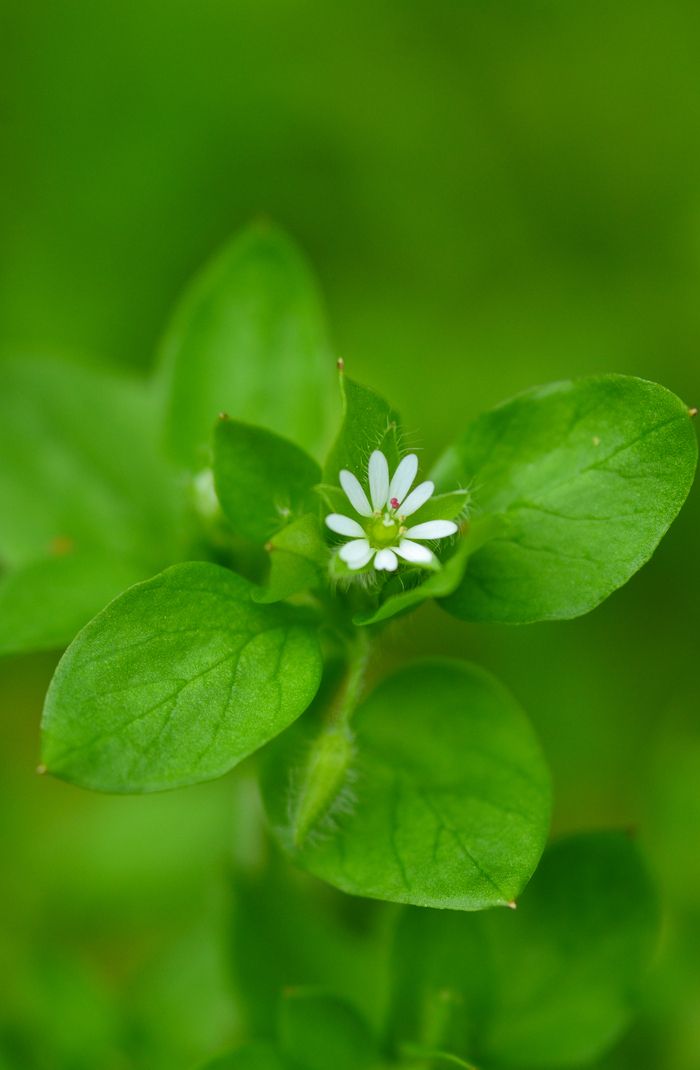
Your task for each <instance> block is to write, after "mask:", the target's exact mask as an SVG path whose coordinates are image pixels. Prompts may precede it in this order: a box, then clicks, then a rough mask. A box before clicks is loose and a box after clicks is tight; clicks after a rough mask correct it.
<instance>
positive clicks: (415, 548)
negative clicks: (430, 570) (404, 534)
mask: <svg viewBox="0 0 700 1070" xmlns="http://www.w3.org/2000/svg"><path fill="white" fill-rule="evenodd" d="M396 553H397V554H398V555H399V557H403V559H404V561H412V562H413V563H414V564H416V565H429V564H430V563H431V561H432V560H433V554H432V553H431V552H430V550H429V549H428V547H427V546H421V545H420V543H417V542H411V540H410V539H402V540H401V542H400V543H399V545H398V546H397V547H396Z"/></svg>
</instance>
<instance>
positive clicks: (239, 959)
mask: <svg viewBox="0 0 700 1070" xmlns="http://www.w3.org/2000/svg"><path fill="white" fill-rule="evenodd" d="M236 785H237V786H239V787H240V785H241V779H239V778H237V780H236ZM251 789H252V798H253V800H254V801H255V802H257V792H256V789H255V787H254V786H253V785H251ZM245 801H246V800H245V798H241V799H239V804H238V806H236V813H239V814H240V815H241V823H242V826H243V827H248V826H249V824H250V813H249V807H246V806H245ZM270 846H271V849H270V850H269V851H268V850H266V851H265V857H264V859H260V858H259V857H258V856H257V853H256V857H255V862H254V865H252V866H251V867H250V868H249V869H248V868H244V867H241V868H240V869H239V870H238V871H237V872H236V873H235V874H234V879H233V886H232V891H233V897H234V911H233V921H232V926H231V930H232V942H231V949H232V958H233V962H232V966H233V974H234V980H235V985H236V999H237V1006H238V1005H240V1008H241V1010H242V1013H243V1015H244V1018H245V1021H246V1023H247V1024H248V1026H249V1028H250V1030H251V1031H252V1033H253V1035H255V1036H269V1035H271V1033H270V1031H271V1029H272V1028H275V1029H276V1026H277V1020H278V1015H279V997H280V993H281V992H282V991H283V990H285V989H288V988H290V987H295V988H296V987H298V986H300V985H306V986H308V985H315V986H318V985H323V986H324V987H327V988H329V989H330V990H331V991H332V992H333V993H334V994H335V995H336V996H338V997H340V998H343V999H347V1000H349V1001H350V1002H351V1003H352V1004H353V1006H356V1007H357V1008H358V1009H359V1010H360V1011H361V1013H363V1014H364V1015H366V1016H367V1017H368V1020H371V1021H372V1022H373V1023H376V1024H377V1025H379V1023H380V1022H381V1023H382V1024H383V1021H384V1018H383V1008H382V1000H383V999H384V997H385V993H386V972H387V970H386V967H387V955H388V935H389V934H388V931H387V928H388V927H387V925H386V924H385V920H386V919H385V916H384V914H383V913H381V912H377V911H372V913H371V914H369V916H368V915H367V914H366V912H364V911H363V912H362V915H361V917H362V924H361V928H358V925H357V920H358V914H357V908H358V907H362V906H364V905H365V904H362V903H359V902H358V901H355V902H354V905H353V904H351V903H349V901H348V900H347V899H346V897H344V896H341V895H335V894H329V891H330V890H329V888H328V887H327V885H325V884H322V883H321V882H320V881H317V880H314V879H313V878H312V877H309V876H307V875H306V874H304V873H301V872H300V871H299V870H298V869H297V868H296V867H294V866H292V865H290V863H289V862H288V861H287V859H286V858H284V857H283V856H282V855H281V853H280V852H278V851H277V850H276V849H275V847H274V845H270ZM280 904H284V909H283V910H281V909H280Z"/></svg>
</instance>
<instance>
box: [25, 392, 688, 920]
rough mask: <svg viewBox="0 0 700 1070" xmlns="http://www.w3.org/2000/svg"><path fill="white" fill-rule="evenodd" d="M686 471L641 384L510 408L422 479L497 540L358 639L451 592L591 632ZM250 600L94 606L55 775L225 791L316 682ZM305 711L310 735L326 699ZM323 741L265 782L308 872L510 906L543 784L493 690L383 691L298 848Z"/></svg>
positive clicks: (412, 674)
mask: <svg viewBox="0 0 700 1070" xmlns="http://www.w3.org/2000/svg"><path fill="white" fill-rule="evenodd" d="M389 416H390V413H389V410H388V407H387V406H386V405H385V404H384V403H383V402H381V400H380V399H377V398H376V396H375V395H372V394H371V392H368V391H365V390H364V389H363V388H360V387H357V386H355V385H353V384H348V386H347V387H346V414H345V419H344V422H343V426H342V430H341V433H340V436H339V438H338V440H337V442H336V446H335V447H334V450H333V452H332V454H331V461H330V462H329V469H328V470H327V478H328V476H329V475H330V474H332V471H334V470H335V469H336V468H339V467H349V468H351V470H352V469H354V470H358V469H359V464H358V459H359V457H360V456H361V455H366V447H364V446H363V445H362V444H363V443H366V442H367V441H368V440H369V441H373V442H376V441H378V440H379V438H378V436H379V435H381V436H383V437H382V441H383V444H384V445H385V440H386V435H387V428H388V427H389V428H391V427H393V420H391V419H390V418H389ZM224 441H225V439H224ZM239 441H240V439H239ZM263 443H264V438H263ZM278 445H279V443H277V445H276V447H275V448H276V449H277V446H278ZM385 448H386V447H385ZM289 449H290V450H291V449H292V447H291V446H290V447H289ZM389 452H390V451H389ZM694 465H695V438H694V435H693V432H692V428H691V427H690V421H689V417H688V411H687V409H686V408H685V407H684V406H683V405H682V403H681V402H680V401H679V400H678V399H677V398H675V397H674V396H673V395H671V394H669V393H668V391H666V390H664V389H663V388H661V387H658V386H656V385H655V384H650V383H646V382H643V381H640V380H636V379H630V378H625V377H617V376H610V377H601V378H596V379H589V380H583V381H581V382H579V383H573V384H559V385H557V386H556V387H550V388H547V389H545V390H536V391H532V392H530V393H529V394H526V395H523V396H521V397H519V398H516V399H515V400H514V401H512V402H509V403H507V404H506V405H504V406H501V407H500V408H499V409H497V410H495V412H494V413H491V414H488V415H487V416H485V417H482V418H481V419H480V420H478V421H476V423H475V424H474V425H472V427H470V428H469V429H468V430H467V432H466V434H465V435H464V436H463V438H462V439H461V440H460V441H459V442H458V443H457V445H456V446H455V447H453V448H452V449H451V450H449V451H448V452H447V453H446V454H445V456H444V457H443V458H442V460H441V461H440V462H438V465H437V468H436V472H435V476H436V480H438V482H439V484H441V485H442V487H446V486H452V487H454V486H455V484H457V485H459V484H464V483H465V481H466V480H468V479H472V480H473V481H474V482H475V484H476V489H475V497H476V499H477V502H478V505H479V511H480V519H481V520H482V521H484V520H487V519H488V518H497V519H499V521H501V524H500V525H499V526H498V527H497V528H496V531H495V534H494V535H492V536H491V537H490V538H489V539H488V540H486V541H484V542H483V543H481V544H479V543H478V542H477V544H476V546H475V548H474V550H473V553H472V556H471V558H470V559H468V557H467V555H464V557H463V559H462V561H461V564H460V569H459V571H456V570H452V571H451V563H452V562H453V561H454V558H456V557H457V556H458V553H459V551H457V553H456V554H455V555H454V557H453V558H452V559H450V560H449V561H448V562H447V564H446V567H445V569H444V570H443V573H438V574H437V576H436V577H431V578H430V580H429V581H428V585H427V586H428V591H425V590H424V588H425V587H426V585H425V584H424V585H423V587H419V588H416V589H415V590H414V591H412V592H407V593H406V594H398V595H392V596H390V597H389V598H387V599H385V600H384V602H383V603H382V604H381V606H380V608H379V610H378V611H377V612H375V613H374V614H373V615H371V616H370V620H376V619H378V613H382V614H383V615H385V616H388V615H390V613H391V612H393V611H395V610H394V607H395V609H396V610H399V611H402V610H404V609H405V608H408V607H407V606H406V604H405V601H406V597H407V594H408V595H409V596H410V597H411V599H413V600H416V601H417V600H418V599H419V598H420V597H425V596H426V595H427V593H428V592H429V591H430V590H431V588H430V586H429V585H430V584H431V583H434V582H435V580H442V581H443V582H444V575H445V574H447V576H448V577H449V582H450V584H451V585H452V586H451V589H448V588H447V587H443V588H441V589H440V591H439V593H440V594H442V595H446V594H449V595H450V597H449V598H448V600H447V603H446V604H447V607H448V608H449V609H450V610H451V611H452V612H454V613H455V614H456V615H459V616H465V617H467V619H486V620H493V619H497V620H498V619H500V620H528V619H546V618H548V617H550V618H551V617H556V616H559V617H567V616H575V615H577V614H579V613H581V612H585V610H586V609H589V608H592V606H593V605H595V604H597V603H598V602H599V601H600V600H601V599H602V598H604V597H605V596H606V595H607V594H609V593H610V591H611V590H613V589H615V588H616V587H617V586H619V585H620V584H621V583H623V582H624V581H625V580H626V579H627V578H628V577H629V576H630V575H631V574H632V572H634V571H635V570H636V569H637V568H638V567H639V566H640V565H641V564H642V563H643V562H644V561H645V560H646V559H647V558H648V557H649V556H650V554H651V552H652V551H653V549H654V547H655V545H656V544H657V542H658V541H659V539H660V538H661V535H662V534H663V533H664V531H665V530H666V528H667V527H668V526H669V524H670V523H671V521H672V519H673V517H674V516H675V514H676V512H677V511H678V509H679V508H680V505H681V504H682V501H683V500H684V498H685V495H686V494H687V490H688V487H689V484H690V481H691V479H692V474H693V470H694ZM215 467H217V475H218V479H217V484H218V485H219V490H220V497H221V500H222V502H223V503H224V505H225V506H226V505H229V508H230V509H231V512H232V520H233V521H234V522H235V520H236V508H237V507H238V508H240V509H243V507H244V506H245V502H246V501H247V500H249V495H250V494H251V493H255V486H252V485H251V484H250V474H251V473H250V467H247V466H246V465H245V464H244V463H241V464H240V465H239V466H238V467H237V466H236V465H235V464H229V465H228V466H226V465H223V466H221V467H222V472H219V471H218V468H219V466H218V465H215ZM253 467H254V468H256V470H257V478H258V479H259V486H260V493H261V495H262V497H263V499H264V489H265V487H266V486H267V485H269V476H270V475H272V474H275V475H276V476H277V478H279V479H281V478H282V477H281V475H280V464H279V458H278V457H277V459H276V460H275V463H274V464H272V465H271V467H270V471H269V472H265V470H264V465H263V470H262V474H261V472H260V457H259V456H257V457H256V459H255V465H254V466H253ZM222 473H223V474H222ZM313 475H314V473H313V470H312V469H311V468H310V469H309V471H308V473H307V476H306V478H307V481H308V483H309V489H310V485H311V483H312V478H313ZM241 486H243V488H244V490H245V493H243V494H241ZM231 503H233V504H231ZM263 504H264V502H263ZM305 508H306V506H305ZM267 534H268V532H267V531H263V530H262V529H261V531H260V537H261V539H262V538H263V537H265V536H266V535H267ZM465 545H466V546H467V547H468V546H469V543H468V540H465ZM467 561H468V567H466V566H467ZM465 567H466V571H465ZM433 593H438V592H433ZM254 597H257V599H258V600H260V594H259V592H258V591H256V589H254V588H253V587H252V586H251V585H250V584H248V583H247V581H245V580H243V579H242V578H241V577H239V576H237V575H236V574H234V573H232V572H230V571H227V570H225V569H222V568H220V567H218V566H215V565H211V564H206V563H196V564H187V565H179V566H175V567H174V568H172V569H169V570H167V571H166V572H165V573H162V574H161V575H159V576H157V577H155V579H153V580H151V581H148V582H147V583H145V584H141V585H138V586H137V587H134V588H132V589H131V590H130V591H128V592H127V593H126V594H125V595H124V596H122V597H121V598H120V599H118V600H117V601H116V602H115V603H113V604H112V605H111V606H110V607H108V609H107V610H105V611H104V612H103V613H102V614H100V615H99V616H98V617H97V618H96V619H95V621H94V622H93V623H92V624H90V625H89V626H88V627H87V628H86V629H85V630H84V631H83V632H82V633H81V634H80V636H79V637H78V639H77V640H76V641H75V642H74V643H73V645H72V646H71V648H70V649H69V651H68V652H67V654H66V656H65V658H64V660H63V662H62V663H61V665H60V666H59V669H58V671H57V674H56V677H55V679H54V682H53V684H52V687H51V689H50V692H49V696H48V698H47V705H46V713H45V721H44V741H45V748H44V760H45V762H46V764H47V766H48V767H49V769H51V771H53V772H56V773H58V774H59V775H63V776H66V777H67V778H69V779H73V780H76V781H77V782H79V783H82V784H84V785H86V786H90V787H96V788H102V789H107V790H121V791H134V790H136V791H138V790H157V789H160V788H166V787H173V786H178V785H181V784H186V783H193V782H196V781H199V780H203V779H206V778H207V777H211V776H216V775H219V774H221V773H222V772H225V771H226V770H227V769H229V768H231V766H232V765H234V764H235V763H236V762H237V761H239V760H240V759H241V758H243V757H245V756H246V755H247V754H250V753H251V752H252V751H254V750H256V749H257V748H258V747H260V746H262V745H263V744H264V743H266V742H268V741H269V740H270V739H272V738H273V737H274V736H275V735H277V734H279V733H280V732H281V731H282V730H283V729H284V728H286V727H287V726H288V725H290V724H291V722H292V721H294V720H296V718H297V717H298V716H299V715H300V714H301V713H302V712H303V710H304V709H306V708H307V706H308V705H309V704H310V703H311V701H312V699H313V696H314V694H315V692H316V689H317V687H318V684H319V680H320V675H321V661H320V654H319V648H318V643H317V638H316V634H315V628H314V626H313V625H312V624H309V623H308V622H306V621H305V620H304V617H303V615H302V614H301V613H300V612H299V611H298V610H295V609H293V608H292V607H290V606H285V605H276V606H273V605H267V606H264V605H259V604H257V605H256V604H255V602H254V600H253V598H254ZM262 600H263V601H264V600H265V599H264V598H263V599H262ZM315 712H316V713H317V714H318V715H319V719H320V728H321V731H322V730H323V727H322V726H323V713H324V700H323V697H322V698H321V700H320V701H319V702H318V703H317V704H316V707H315ZM318 728H319V726H318V725H316V723H315V719H314V717H313V716H310V717H309V718H306V719H305V720H304V721H303V722H300V724H299V725H298V726H297V729H296V730H294V731H292V732H291V733H288V734H287V735H286V737H285V739H284V740H282V741H280V742H281V746H280V747H278V748H276V749H275V750H274V751H273V753H272V756H271V762H270V769H272V770H273V773H272V774H271V775H270V776H269V777H267V778H266V783H267V787H266V799H267V804H268V810H269V812H270V814H271V817H272V821H273V825H274V827H275V829H276V831H277V833H278V835H279V838H280V839H281V841H282V842H283V843H284V844H285V846H286V847H287V849H288V850H289V851H290V852H291V853H292V854H294V855H295V857H297V859H298V861H299V862H300V863H301V864H302V865H303V866H305V867H306V868H307V869H309V870H311V871H312V872H314V873H315V874H317V875H318V876H321V877H323V878H325V879H326V880H328V881H329V882H330V883H333V884H335V885H336V886H338V887H340V888H342V889H344V890H346V891H350V892H356V893H358V894H362V895H369V896H376V897H378V898H384V899H392V900H398V901H402V902H409V903H417V904H422V905H429V906H450V907H454V908H459V909H479V908H482V907H485V906H490V905H495V904H507V903H510V902H511V901H512V900H513V899H514V898H515V897H516V896H517V895H518V894H519V892H520V890H521V889H522V887H523V886H524V884H525V883H526V881H527V879H528V878H529V876H530V875H531V873H532V872H533V870H534V868H535V866H536V864H537V861H538V860H539V857H540V854H541V852H542V849H543V846H544V842H545V839H546V835H547V829H548V821H549V806H550V800H549V784H548V776H547V771H546V767H545V765H544V762H543V759H542V756H541V753H540V750H539V747H538V744H537V741H536V739H535V738H534V735H533V733H532V731H531V729H530V727H529V724H528V722H527V720H526V719H525V717H524V715H523V714H522V712H521V711H520V710H519V708H518V707H517V705H516V704H515V703H514V701H513V700H512V698H511V697H510V696H509V695H508V694H507V693H506V692H505V691H504V689H503V688H501V687H500V685H499V684H498V683H497V682H496V681H494V680H493V679H492V678H490V677H489V676H488V675H487V674H485V673H483V672H481V671H480V670H478V669H476V668H474V667H471V666H468V665H465V664H461V663H456V662H448V661H432V662H421V663H418V664H416V665H414V666H412V667H410V668H408V669H405V670H403V671H402V672H400V673H398V674H397V675H396V676H395V677H393V678H391V679H389V680H387V681H385V682H384V683H383V684H382V685H380V687H379V688H378V689H377V690H376V691H375V692H374V693H373V694H372V695H371V696H370V697H369V698H368V699H367V701H366V702H365V703H364V704H363V705H362V707H361V708H360V710H358V711H357V713H356V714H355V717H354V719H353V728H354V741H353V759H352V762H351V764H350V765H349V767H348V768H347V769H346V770H344V771H343V772H344V779H341V780H340V781H339V783H338V785H337V791H336V792H335V795H334V798H332V799H329V800H328V802H329V805H328V806H327V807H326V808H325V810H324V811H323V812H322V813H320V814H319V822H318V827H317V829H316V830H315V831H316V833H317V834H316V835H314V836H309V837H305V838H304V839H303V840H300V838H299V837H298V835H297V833H298V829H297V828H295V825H294V809H295V807H294V794H295V792H298V791H299V790H300V785H303V781H304V776H305V770H306V767H307V765H308V755H309V753H310V751H311V749H312V748H313V746H314V736H315V733H316V732H317V731H318ZM290 796H291V801H290Z"/></svg>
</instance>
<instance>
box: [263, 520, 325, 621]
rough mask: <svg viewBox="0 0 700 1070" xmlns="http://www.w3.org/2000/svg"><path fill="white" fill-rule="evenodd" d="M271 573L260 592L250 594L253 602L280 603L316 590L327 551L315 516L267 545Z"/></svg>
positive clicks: (287, 530)
mask: <svg viewBox="0 0 700 1070" xmlns="http://www.w3.org/2000/svg"><path fill="white" fill-rule="evenodd" d="M268 549H269V553H270V573H269V576H268V578H267V583H266V585H265V586H264V587H263V588H256V589H255V590H254V591H253V599H254V600H255V601H256V602H279V601H281V600H282V599H283V598H289V597H290V596H291V595H293V594H297V593H298V592H299V591H305V590H307V589H308V588H309V587H316V586H317V585H318V584H319V582H320V579H321V571H322V569H324V568H325V566H326V565H327V563H328V556H329V555H328V547H327V545H326V541H325V539H324V537H323V532H322V530H321V524H320V521H319V519H318V517H317V516H316V515H315V514H314V513H307V514H306V515H305V516H302V517H300V518H299V520H296V521H294V523H293V524H289V525H288V526H287V527H286V528H282V530H281V531H279V532H278V533H277V535H275V536H274V537H273V538H272V539H270V542H269V544H268Z"/></svg>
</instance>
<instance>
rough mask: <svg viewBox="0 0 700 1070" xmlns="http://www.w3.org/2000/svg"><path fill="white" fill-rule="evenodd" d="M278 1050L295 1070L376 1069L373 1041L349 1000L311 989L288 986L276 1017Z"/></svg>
mask: <svg viewBox="0 0 700 1070" xmlns="http://www.w3.org/2000/svg"><path fill="white" fill-rule="evenodd" d="M279 1043H280V1049H281V1051H282V1052H283V1054H284V1055H285V1056H286V1057H287V1059H288V1060H289V1062H290V1064H291V1065H292V1066H293V1067H294V1068H295V1070H331V1068H333V1070H376V1068H377V1065H378V1062H379V1050H378V1047H377V1042H376V1040H375V1039H374V1037H373V1036H372V1034H371V1032H370V1030H369V1027H368V1025H367V1023H366V1022H365V1020H364V1019H363V1018H361V1017H360V1015H359V1014H358V1012H357V1011H356V1010H355V1008H354V1007H351V1006H350V1004H349V1003H345V1002H343V1001H342V1000H339V999H337V998H335V997H334V996H331V995H328V994H326V993H324V992H320V991H315V990H313V989H303V988H301V989H289V990H287V991H286V992H285V993H284V995H283V997H282V1003H281V1007H280V1020H279Z"/></svg>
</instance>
